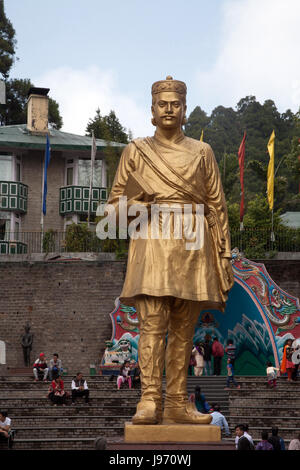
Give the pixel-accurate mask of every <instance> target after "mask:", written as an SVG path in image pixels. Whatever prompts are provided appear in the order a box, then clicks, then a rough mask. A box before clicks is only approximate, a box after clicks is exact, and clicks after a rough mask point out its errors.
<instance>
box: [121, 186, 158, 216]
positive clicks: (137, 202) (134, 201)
mask: <svg viewBox="0 0 300 470" xmlns="http://www.w3.org/2000/svg"><path fill="white" fill-rule="evenodd" d="M144 197H145V193H144V192H143V191H141V192H140V193H139V194H138V195H137V196H135V197H134V198H131V199H128V201H127V206H128V209H129V208H130V207H131V206H133V205H141V206H144V207H146V208H147V210H148V213H150V210H151V204H155V202H156V199H155V196H153V198H152V199H151V200H149V201H144V200H143V199H144Z"/></svg>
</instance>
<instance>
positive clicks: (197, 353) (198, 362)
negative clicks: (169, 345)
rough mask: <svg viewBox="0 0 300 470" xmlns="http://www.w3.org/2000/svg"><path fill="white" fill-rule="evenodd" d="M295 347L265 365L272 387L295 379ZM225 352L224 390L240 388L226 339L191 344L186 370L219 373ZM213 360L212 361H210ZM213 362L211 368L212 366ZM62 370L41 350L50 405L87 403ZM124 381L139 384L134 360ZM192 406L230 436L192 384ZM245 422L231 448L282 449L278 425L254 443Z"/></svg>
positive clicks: (39, 368) (5, 426)
mask: <svg viewBox="0 0 300 470" xmlns="http://www.w3.org/2000/svg"><path fill="white" fill-rule="evenodd" d="M297 349H299V346H298V345H297V344H293V340H292V339H288V340H287V341H286V343H285V345H284V348H283V357H282V362H281V365H280V368H276V367H274V366H273V365H272V363H271V362H269V361H268V362H267V364H266V375H267V381H268V386H269V387H272V388H273V387H276V385H277V383H276V381H277V377H278V375H279V374H285V373H287V376H288V381H289V382H292V381H295V380H296V378H297V372H298V364H295V363H293V362H292V354H293V352H294V351H295V350H297ZM225 354H226V356H227V358H226V362H227V365H226V368H227V382H226V387H225V389H229V387H230V385H231V384H233V385H234V386H235V387H237V388H240V386H239V385H238V383H237V382H236V381H235V378H234V363H235V359H236V347H235V346H234V344H233V341H232V340H231V339H229V340H228V341H227V346H226V347H225V350H224V347H223V345H222V344H221V343H220V341H219V340H218V338H217V337H215V338H213V341H212V342H211V339H210V337H209V336H207V337H206V338H205V340H204V342H198V343H197V344H195V345H194V347H193V350H192V356H191V362H190V369H189V373H190V374H191V373H192V371H193V372H194V375H195V376H197V377H199V376H201V375H202V374H203V372H204V373H205V374H206V375H207V376H209V375H212V373H213V375H215V376H219V375H220V374H221V369H222V359H223V357H224V355H225ZM212 359H213V364H212ZM212 365H213V368H212ZM63 372H64V369H63V366H62V361H61V359H59V356H58V354H57V353H54V354H53V357H52V359H51V360H50V361H49V365H48V363H47V360H46V357H45V354H44V353H41V354H40V355H39V357H38V358H37V359H36V361H35V362H34V365H33V375H34V382H37V381H38V380H43V381H44V382H46V383H48V382H49V381H50V387H49V391H48V394H47V397H48V398H49V400H50V401H51V402H52V404H53V406H57V405H62V406H66V405H67V403H68V399H69V398H71V403H72V405H74V404H75V403H76V400H77V398H84V400H85V403H86V404H89V388H88V385H87V381H86V380H85V379H84V378H83V375H82V373H81V372H78V373H77V374H76V376H74V377H73V379H72V383H71V390H70V392H68V391H66V390H65V386H64V381H63V378H62V374H63ZM124 384H128V387H129V388H132V387H135V386H138V385H139V384H140V369H139V365H138V363H136V362H135V361H133V360H132V361H125V362H124V364H122V366H121V368H120V370H119V375H118V376H117V388H118V389H120V388H121V387H122V385H124ZM189 400H190V402H192V403H193V404H194V405H195V407H196V409H197V410H198V411H199V412H201V413H210V414H211V416H212V421H211V424H214V425H217V426H220V428H221V430H222V431H223V432H224V433H225V435H226V436H230V435H231V433H230V430H229V426H228V422H227V420H226V418H225V416H224V415H223V414H222V413H221V407H220V405H219V404H217V403H214V404H212V405H211V406H210V405H209V403H208V402H207V400H206V397H205V395H204V393H203V392H202V391H201V388H200V386H198V385H197V386H196V387H195V391H194V393H192V394H191V395H190V397H189ZM248 431H249V428H248V425H247V424H239V425H237V426H236V428H235V434H236V437H235V447H236V449H237V450H285V443H284V440H283V439H282V437H280V436H279V435H278V428H277V427H273V428H272V429H271V435H270V436H269V434H268V432H267V431H263V432H262V434H261V440H260V442H258V444H257V445H256V446H255V445H254V442H253V439H252V437H251V435H250V434H249V432H248ZM3 439H5V440H6V441H7V442H8V445H9V447H11V446H12V442H13V431H12V429H11V419H10V418H9V417H8V415H7V412H5V411H2V412H0V440H3ZM288 450H300V434H299V435H298V436H296V437H295V438H294V439H292V440H291V441H290V444H289V447H288Z"/></svg>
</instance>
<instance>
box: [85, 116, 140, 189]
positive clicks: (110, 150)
mask: <svg viewBox="0 0 300 470" xmlns="http://www.w3.org/2000/svg"><path fill="white" fill-rule="evenodd" d="M92 131H94V135H95V137H96V139H103V140H106V141H107V147H106V149H105V150H104V153H105V156H106V167H107V187H108V189H109V190H110V189H111V187H112V184H113V180H114V177H115V174H116V171H117V168H118V165H119V161H120V157H121V150H120V149H119V148H118V147H113V146H112V145H111V144H110V142H111V141H112V142H120V143H123V144H127V143H128V142H129V139H130V138H131V132H129V134H126V130H125V129H124V127H123V126H122V125H121V124H120V122H119V120H118V118H117V116H116V114H115V112H114V111H111V112H110V113H109V115H108V116H101V112H100V109H99V108H98V109H97V111H96V115H95V117H94V119H90V120H89V122H88V125H87V128H86V132H87V135H89V136H91V135H92Z"/></svg>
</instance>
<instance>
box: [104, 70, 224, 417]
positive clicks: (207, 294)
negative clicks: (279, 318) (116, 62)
mask: <svg viewBox="0 0 300 470" xmlns="http://www.w3.org/2000/svg"><path fill="white" fill-rule="evenodd" d="M151 109H152V115H153V119H152V123H153V125H154V126H156V131H155V134H154V136H153V137H146V138H144V139H135V140H133V141H132V142H131V143H130V144H128V145H127V147H126V148H125V149H124V151H123V153H122V156H121V160H120V163H119V167H118V170H117V173H116V176H115V179H114V183H113V187H112V190H111V193H110V196H109V200H108V203H109V204H112V205H113V206H114V208H115V210H116V212H117V213H118V210H119V198H120V197H121V196H124V194H127V192H128V179H130V178H132V175H137V176H138V178H137V179H138V181H139V182H141V181H142V182H143V181H144V182H145V188H146V189H145V190H144V191H141V192H140V193H139V194H138V195H137V196H136V197H131V199H129V201H128V207H131V206H132V205H133V204H136V203H139V204H142V206H143V207H146V208H147V210H149V213H150V210H151V207H152V205H153V204H171V205H173V204H175V205H177V207H178V205H179V206H180V207H181V206H183V205H184V204H190V205H191V207H193V208H194V209H195V207H196V205H198V204H203V206H204V224H203V225H204V243H203V246H202V247H201V248H199V249H190V250H187V249H186V242H187V240H186V239H185V237H184V236H183V237H182V238H180V239H179V238H178V237H172V236H171V237H170V238H169V239H163V238H161V237H160V238H153V237H151V236H149V237H148V238H137V237H136V238H135V239H133V238H131V240H130V247H129V253H128V264H127V272H126V278H125V282H124V286H123V290H122V293H121V296H120V300H121V302H122V303H124V304H126V305H132V306H134V307H135V308H136V310H137V315H138V318H139V323H140V338H139V347H138V361H139V366H140V369H141V390H142V395H141V400H140V402H139V403H138V405H137V410H136V413H135V415H134V416H133V419H132V423H133V424H159V423H161V422H162V421H163V422H164V423H190V424H198V423H199V424H209V423H210V421H211V416H210V415H206V414H201V413H199V412H198V411H197V410H196V408H195V407H194V405H193V404H191V403H190V402H189V401H188V395H187V387H186V385H187V384H186V382H187V371H188V365H189V361H190V356H191V351H192V345H193V335H194V329H195V325H196V322H197V319H198V317H199V314H200V311H201V310H202V309H204V308H205V309H207V308H213V309H218V310H221V311H224V308H225V302H226V300H227V294H228V291H229V290H230V289H231V287H232V286H233V273H232V268H231V250H230V238H229V229H228V219H227V209H226V203H225V199H224V194H223V189H222V184H221V180H220V175H219V169H218V166H217V163H216V160H215V157H214V154H213V151H212V149H211V147H210V146H209V145H208V144H206V143H204V142H201V141H197V140H194V139H191V138H189V137H186V136H185V135H184V134H183V131H182V125H183V124H184V122H185V113H186V85H185V83H183V82H181V81H177V80H173V79H172V77H167V78H166V80H162V81H158V82H155V83H154V84H153V85H152V108H151ZM141 184H142V183H141ZM149 187H150V188H151V189H152V195H151V194H149V193H151V191H149V190H148V189H147V188H149ZM194 209H193V211H192V217H194V216H195V210H194ZM172 217H173V218H172ZM171 218H172V221H173V223H175V216H174V215H173V213H172V214H171ZM129 220H130V219H129ZM151 223H152V222H149V224H148V229H149V234H150V228H151V227H150V226H151ZM161 223H162V221H161V218H160V219H159V225H160V227H161ZM166 336H167V340H166ZM164 366H165V371H166V396H165V403H164V409H163V406H162V375H163V370H164Z"/></svg>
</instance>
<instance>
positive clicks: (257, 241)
mask: <svg viewBox="0 0 300 470" xmlns="http://www.w3.org/2000/svg"><path fill="white" fill-rule="evenodd" d="M67 234H68V232H56V231H52V230H49V231H47V232H44V233H42V232H10V233H6V234H5V236H3V234H2V236H1V233H0V254H5V253H9V252H10V251H9V249H4V245H5V246H8V245H12V246H19V248H17V250H15V248H13V250H14V251H13V252H16V253H19V252H22V253H24V252H27V253H67V252H101V251H106V252H107V251H111V252H116V253H117V252H118V251H120V250H121V251H126V249H127V247H128V241H126V240H99V239H98V238H97V237H96V234H95V232H92V231H90V232H88V233H87V234H86V235H85V236H84V237H80V236H79V237H78V238H76V236H75V237H74V236H73V237H69V236H68V235H67ZM274 234H275V241H272V240H271V231H270V229H269V228H245V229H244V230H243V231H240V230H238V229H232V230H231V247H232V248H238V249H239V251H242V252H243V253H244V254H245V256H246V257H247V258H249V259H259V258H265V257H267V258H268V257H272V256H274V255H275V254H276V252H290V253H291V252H300V229H278V230H276V229H275V230H274ZM1 238H2V240H1ZM1 246H2V251H1Z"/></svg>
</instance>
